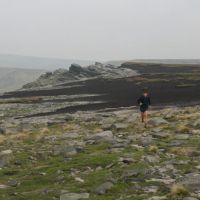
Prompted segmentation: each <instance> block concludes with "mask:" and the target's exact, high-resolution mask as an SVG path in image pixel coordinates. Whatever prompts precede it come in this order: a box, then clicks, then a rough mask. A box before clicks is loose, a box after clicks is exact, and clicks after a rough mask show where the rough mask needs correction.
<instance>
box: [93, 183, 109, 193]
mask: <svg viewBox="0 0 200 200" xmlns="http://www.w3.org/2000/svg"><path fill="white" fill-rule="evenodd" d="M112 187H113V183H111V182H105V183H103V184H102V185H100V186H99V187H98V188H97V189H96V190H95V192H96V193H97V194H99V195H103V194H105V193H106V192H107V191H108V190H110V189H111V188H112Z"/></svg>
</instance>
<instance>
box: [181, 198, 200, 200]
mask: <svg viewBox="0 0 200 200" xmlns="http://www.w3.org/2000/svg"><path fill="white" fill-rule="evenodd" d="M183 200H198V199H197V198H194V197H184V198H183Z"/></svg>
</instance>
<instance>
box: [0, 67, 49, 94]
mask: <svg viewBox="0 0 200 200" xmlns="http://www.w3.org/2000/svg"><path fill="white" fill-rule="evenodd" d="M44 72H45V71H44V70H33V69H16V68H0V93H2V92H8V91H12V90H16V89H19V88H21V87H22V86H23V85H24V84H26V83H29V82H31V81H33V80H35V79H37V78H38V77H39V76H40V75H41V74H43V73H44Z"/></svg>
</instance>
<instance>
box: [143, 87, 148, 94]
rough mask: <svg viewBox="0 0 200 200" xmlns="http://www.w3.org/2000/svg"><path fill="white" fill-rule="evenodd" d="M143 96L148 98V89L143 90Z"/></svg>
mask: <svg viewBox="0 0 200 200" xmlns="http://www.w3.org/2000/svg"><path fill="white" fill-rule="evenodd" d="M143 95H144V96H147V95H148V88H143Z"/></svg>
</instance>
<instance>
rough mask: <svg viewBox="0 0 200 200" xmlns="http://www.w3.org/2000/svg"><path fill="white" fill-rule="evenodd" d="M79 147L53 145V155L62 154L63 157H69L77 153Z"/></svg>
mask: <svg viewBox="0 0 200 200" xmlns="http://www.w3.org/2000/svg"><path fill="white" fill-rule="evenodd" d="M78 150H79V148H77V147H74V146H68V145H61V146H55V147H54V148H53V155H55V156H56V155H63V156H64V157H71V156H74V155H76V154H77V153H78Z"/></svg>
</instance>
